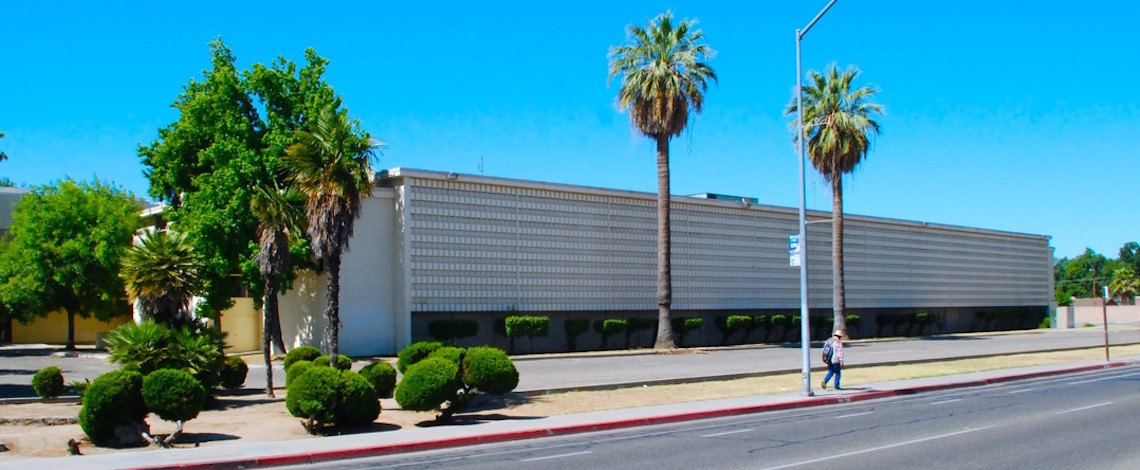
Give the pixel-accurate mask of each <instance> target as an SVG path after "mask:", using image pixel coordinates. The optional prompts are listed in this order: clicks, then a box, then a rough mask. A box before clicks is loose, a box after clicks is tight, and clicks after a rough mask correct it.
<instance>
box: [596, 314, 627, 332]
mask: <svg viewBox="0 0 1140 470" xmlns="http://www.w3.org/2000/svg"><path fill="white" fill-rule="evenodd" d="M627 328H629V321H627V320H624V319H620V318H616V319H609V320H602V335H603V336H613V335H616V334H620V333H623V332H625V330H626V329H627Z"/></svg>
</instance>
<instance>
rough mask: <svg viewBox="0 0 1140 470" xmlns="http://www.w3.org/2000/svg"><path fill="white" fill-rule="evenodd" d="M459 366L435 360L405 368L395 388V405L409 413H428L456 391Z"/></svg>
mask: <svg viewBox="0 0 1140 470" xmlns="http://www.w3.org/2000/svg"><path fill="white" fill-rule="evenodd" d="M459 387H460V382H459V365H458V364H455V363H454V362H451V361H449V360H447V359H442V358H438V357H433V358H427V359H424V360H422V361H419V362H416V363H415V364H412V365H411V366H408V369H407V372H405V373H404V378H403V380H400V384H399V385H397V386H396V403H399V404H400V408H402V409H405V410H409V411H431V410H434V409H436V408H439V406H440V405H442V404H443V402H445V401H447V400H449V399H451V398H453V397H454V396H455V393H456V391H457V390H459Z"/></svg>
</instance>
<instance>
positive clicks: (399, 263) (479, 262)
mask: <svg viewBox="0 0 1140 470" xmlns="http://www.w3.org/2000/svg"><path fill="white" fill-rule="evenodd" d="M655 204H656V195H655V194H652V193H641V192H633V191H622V190H615V189H605V188H594V187H586V186H574V185H564V184H553V183H545V182H539V181H523V180H514V179H504V178H493V177H486V176H479V175H468V174H455V173H444V172H434V171H423V170H414V169H406V168H395V169H392V170H388V171H385V172H381V173H380V174H379V175H378V176H377V180H376V188H375V190H374V193H373V196H372V197H371V198H369V199H367V200H366V201H365V202H364V211H363V212H364V213H363V216H362V218H361V219H360V220H359V221H358V222H357V224H356V229H355V235H354V237H353V239H352V242H351V247H350V250H349V251H348V252H347V253H346V255H345V260H344V263H343V266H342V270H343V271H342V281H341V286H342V296H341V302H340V308H341V319H342V322H343V326H342V329H341V336H340V344H341V352H343V353H346V354H349V355H365V354H391V353H394V352H396V351H398V350H399V349H400V348H402V347H404V346H406V345H407V344H410V343H411V342H413V341H418V340H421V339H428V338H429V336H428V332H427V324H428V322H430V321H431V320H434V319H439V318H473V319H477V320H478V321H479V322H480V332H479V335H478V336H477V337H475V338H469V339H466V340H464V341H468V342H471V343H472V344H477V343H478V344H482V343H491V344H504V343H503V342H504V341H505V339H504V338H501V336H500V335H499V334H497V333H496V332H495V330H496V328H494V324H495V322H496V321H500V320H501V318H503V317H505V316H506V315H508V314H511V313H515V312H521V313H530V314H540V315H547V316H550V317H551V319H552V325H551V334H550V336H549V337H548V338H545V339H540V340H536V342H533V343H528V347H529V348H532V349H534V350H541V351H554V350H561V349H563V348H565V341H564V340H565V338H564V335H563V327H562V324H563V322H564V321H565V320H566V319H568V318H588V319H591V320H597V319H603V318H634V317H640V318H655V314H656V302H655V291H656V284H655V282H656V243H655V240H656V238H655V237H656V212H655ZM671 210H672V214H673V224H672V228H673V238H672V242H673V293H674V294H673V299H674V301H673V308H674V315H675V316H701V317H704V318H705V322H704V323H705V326H704V327H703V328H702V330H701V331H700V332H698V334H697V335H691V336H690V338H687V340H686V341H687V343H686V344H717V343H719V341H720V340H721V338H720V336H719V335H718V334H716V332H715V329H714V326H713V323H714V321H713V320H714V318H715V317H716V316H722V315H726V314H729V313H742V312H747V313H753V314H755V313H765V312H771V313H786V314H788V315H789V316H790V315H792V314H797V313H798V309H799V305H800V299H799V269H798V268H795V267H791V266H789V255H788V236H789V235H791V234H794V233H795V232H796V231H797V211H796V210H795V209H792V208H784V207H774V206H767V205H762V204H757V203H755V202H754V201H752V200H747V199H740V198H718V197H715V196H710V195H703V196H698V197H674V198H673V200H672V207H671ZM808 216H809V220H813V219H828V218H830V217H831V214H830V213H828V212H809V214H808ZM845 222H846V225H845V235H844V240H845V255H846V268H847V269H846V287H847V306H848V309H849V310H850V312H849V313H857V314H860V315H861V316H863V318H864V326H863V327H862V329H863V330H864V333H863V334H864V335H869V334H873V333H874V331H875V328H874V326H873V325H874V323H873V319H874V318H875V316H876V315H881V314H884V313H913V312H917V311H925V312H929V313H932V314H935V315H936V316H937V317H938V319H939V321H938V323H937V325H936V326H935V327H936V328H938V329H939V330H940V331H962V330H967V329H970V328H971V324H972V322H974V321H975V314H976V313H977V312H983V311H998V310H1007V311H1008V310H1011V309H1017V310H1021V311H1025V312H1029V314H1030V315H1031V316H1033V317H1034V318H1036V319H1038V320H1039V319H1040V318H1042V317H1044V316H1045V315H1046V313H1047V310H1048V308H1049V305H1050V302H1051V300H1052V292H1053V286H1052V282H1053V275H1052V272H1053V270H1052V266H1053V257H1052V248H1051V247H1050V246H1049V237H1047V236H1043V235H1031V234H1021V233H1011V232H1002V231H995V230H985V229H978V228H968V227H956V226H949V225H940V224H935V223H926V222H915V221H904V220H893V219H884V218H876V217H867V216H859V215H852V214H847V215H846V216H845ZM830 231H831V228H830V225H829V224H827V223H817V224H810V225H809V230H808V244H809V249H810V251H809V259H808V263H809V266H808V272H809V274H808V278H809V285H810V293H809V303H810V305H811V307H812V314H813V316H814V315H821V316H823V315H829V314H830V307H831V260H830V252H831V246H830V240H831V238H830ZM323 286H324V281H323V280H322V279H319V278H316V277H307V278H302V279H301V280H299V282H298V283H297V285H296V289H295V290H294V291H292V292H290V293H288V294H287V295H286V299H285V301H284V302H283V303H282V304H283V309H284V311H283V323H284V324H283V326H284V329H285V331H286V335H287V336H288V337H289V338H288V340H289V342H291V343H293V344H302V343H305V344H320V343H321V338H322V332H323V330H324V320H323V319H322V317H321V313H322V312H323V309H324V293H323V290H324V289H323ZM591 333H593V332H591ZM648 334H652V332H650V333H648ZM598 341H599V340H598V339H597V338H594V337H593V336H589V335H584V338H583V339H582V340H580V342H579V348H581V349H589V348H592V347H597V346H598Z"/></svg>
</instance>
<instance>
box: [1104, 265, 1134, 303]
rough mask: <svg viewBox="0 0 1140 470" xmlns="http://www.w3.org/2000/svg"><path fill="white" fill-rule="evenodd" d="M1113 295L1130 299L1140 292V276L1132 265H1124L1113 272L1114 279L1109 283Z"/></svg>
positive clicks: (1125, 299)
mask: <svg viewBox="0 0 1140 470" xmlns="http://www.w3.org/2000/svg"><path fill="white" fill-rule="evenodd" d="M1108 289H1109V290H1111V291H1112V295H1113V297H1117V298H1119V299H1121V300H1124V301H1128V300H1131V299H1134V298H1136V294H1140V277H1138V276H1137V275H1136V270H1135V269H1133V268H1132V266H1122V267H1119V268H1116V270H1114V271H1113V272H1112V281H1110V282H1109V284H1108Z"/></svg>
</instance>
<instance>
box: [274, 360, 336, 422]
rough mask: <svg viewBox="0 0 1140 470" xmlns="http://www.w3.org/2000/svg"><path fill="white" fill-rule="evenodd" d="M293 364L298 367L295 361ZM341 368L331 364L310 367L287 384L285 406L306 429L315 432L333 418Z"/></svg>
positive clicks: (334, 416)
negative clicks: (303, 421) (301, 420)
mask: <svg viewBox="0 0 1140 470" xmlns="http://www.w3.org/2000/svg"><path fill="white" fill-rule="evenodd" d="M293 367H297V366H296V364H294V365H293ZM340 382H341V371H339V370H337V369H333V368H332V367H309V369H308V370H306V371H305V372H304V373H303V374H301V375H299V376H297V377H296V378H294V379H293V382H292V383H290V384H289V385H287V386H286V395H285V408H286V409H288V410H289V414H291V415H293V416H296V417H298V418H302V419H305V420H306V422H305V423H304V426H305V429H306V430H307V431H309V432H310V433H316V432H317V430H318V429H320V427H321V426H323V425H325V424H329V423H333V422H335V420H336V405H337V401H338V395H339V391H340Z"/></svg>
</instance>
